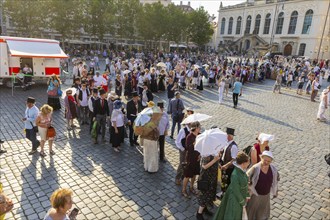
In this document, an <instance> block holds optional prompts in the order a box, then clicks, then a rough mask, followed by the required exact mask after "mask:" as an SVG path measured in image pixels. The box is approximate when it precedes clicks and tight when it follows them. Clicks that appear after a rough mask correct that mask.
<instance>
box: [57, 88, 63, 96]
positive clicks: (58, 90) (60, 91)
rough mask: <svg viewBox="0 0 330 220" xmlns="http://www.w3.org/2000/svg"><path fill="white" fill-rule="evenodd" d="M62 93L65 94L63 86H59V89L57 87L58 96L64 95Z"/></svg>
mask: <svg viewBox="0 0 330 220" xmlns="http://www.w3.org/2000/svg"><path fill="white" fill-rule="evenodd" d="M62 94H63V92H62V90H61V87H58V89H57V95H58V96H62Z"/></svg>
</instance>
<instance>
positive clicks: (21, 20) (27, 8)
mask: <svg viewBox="0 0 330 220" xmlns="http://www.w3.org/2000/svg"><path fill="white" fill-rule="evenodd" d="M3 8H4V14H5V16H8V17H9V19H11V21H12V22H13V24H14V26H15V31H16V33H17V34H18V35H20V36H25V37H42V30H44V29H46V28H47V23H46V22H45V21H46V20H47V16H46V15H47V2H45V1H35V0H14V1H11V0H7V1H4V3H3Z"/></svg>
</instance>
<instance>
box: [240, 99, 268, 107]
mask: <svg viewBox="0 0 330 220" xmlns="http://www.w3.org/2000/svg"><path fill="white" fill-rule="evenodd" d="M239 101H242V102H246V103H249V104H252V105H256V106H259V107H265V106H264V105H260V104H259V103H256V102H252V101H249V100H247V99H239Z"/></svg>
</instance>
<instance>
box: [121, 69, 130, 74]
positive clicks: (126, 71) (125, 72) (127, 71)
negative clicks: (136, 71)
mask: <svg viewBox="0 0 330 220" xmlns="http://www.w3.org/2000/svg"><path fill="white" fill-rule="evenodd" d="M130 72H131V71H130V70H125V71H124V72H123V73H124V74H129V73H130Z"/></svg>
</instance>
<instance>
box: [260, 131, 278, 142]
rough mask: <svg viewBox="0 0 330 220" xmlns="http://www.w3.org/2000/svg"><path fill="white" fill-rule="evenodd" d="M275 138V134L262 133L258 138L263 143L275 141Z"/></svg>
mask: <svg viewBox="0 0 330 220" xmlns="http://www.w3.org/2000/svg"><path fill="white" fill-rule="evenodd" d="M274 139H275V136H274V135H272V134H265V133H260V134H259V136H258V140H259V141H260V142H261V143H264V142H265V141H273V140H274Z"/></svg>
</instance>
